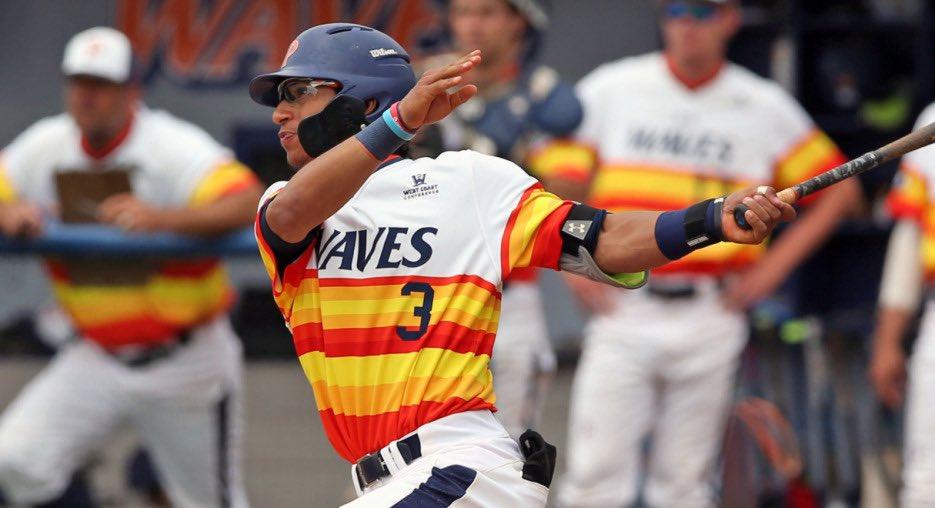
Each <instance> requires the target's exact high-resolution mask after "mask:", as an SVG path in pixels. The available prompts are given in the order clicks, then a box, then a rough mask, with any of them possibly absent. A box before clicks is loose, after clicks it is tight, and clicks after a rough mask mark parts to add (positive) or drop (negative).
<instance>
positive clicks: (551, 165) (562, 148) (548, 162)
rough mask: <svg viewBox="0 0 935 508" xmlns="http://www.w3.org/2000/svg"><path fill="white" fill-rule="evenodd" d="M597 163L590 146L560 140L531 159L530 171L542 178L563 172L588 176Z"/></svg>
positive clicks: (534, 154) (539, 151)
mask: <svg viewBox="0 0 935 508" xmlns="http://www.w3.org/2000/svg"><path fill="white" fill-rule="evenodd" d="M595 163H596V157H595V154H594V149H593V148H591V147H590V146H587V145H584V144H580V143H575V142H569V141H567V140H559V141H553V142H551V143H549V144H548V145H546V146H545V147H543V148H542V149H541V150H538V151H536V152H535V153H533V154H532V155H531V156H530V158H529V169H531V170H532V171H533V172H534V173H535V174H536V175H537V176H539V177H540V178H544V177H549V176H552V175H554V174H556V173H561V172H565V173H567V172H572V173H575V174H581V175H582V176H587V175H588V174H590V173H591V170H592V168H593V167H594V166H595Z"/></svg>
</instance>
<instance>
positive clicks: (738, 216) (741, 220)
mask: <svg viewBox="0 0 935 508" xmlns="http://www.w3.org/2000/svg"><path fill="white" fill-rule="evenodd" d="M749 209H750V207H748V206H747V205H745V204H743V203H741V204H739V205H737V208H734V222H736V223H737V227H739V228H740V229H742V230H744V231H750V230H751V229H753V226H751V225H750V223H748V222H747V218H746V217H744V214H746V213H747V210H749Z"/></svg>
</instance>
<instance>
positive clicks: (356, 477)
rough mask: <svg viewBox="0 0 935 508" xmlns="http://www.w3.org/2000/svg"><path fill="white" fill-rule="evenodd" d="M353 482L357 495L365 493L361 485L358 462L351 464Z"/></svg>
mask: <svg viewBox="0 0 935 508" xmlns="http://www.w3.org/2000/svg"><path fill="white" fill-rule="evenodd" d="M351 483H353V484H354V492H355V493H356V494H357V497H360V496H362V495H364V489H363V487H361V479H360V475H359V474H358V473H357V464H351Z"/></svg>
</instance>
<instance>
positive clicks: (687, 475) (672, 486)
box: [644, 361, 737, 508]
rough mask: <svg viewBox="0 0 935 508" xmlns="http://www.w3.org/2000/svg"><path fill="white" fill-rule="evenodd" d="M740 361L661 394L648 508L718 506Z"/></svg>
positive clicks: (668, 386)
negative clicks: (716, 488)
mask: <svg viewBox="0 0 935 508" xmlns="http://www.w3.org/2000/svg"><path fill="white" fill-rule="evenodd" d="M736 367H737V362H736V361H731V362H729V363H728V364H726V365H724V366H721V367H718V368H715V369H712V370H710V371H706V372H702V373H699V374H698V375H695V376H691V377H686V378H677V379H672V380H666V381H665V382H664V383H663V386H662V388H661V390H660V393H659V405H658V412H657V413H656V425H655V428H654V431H653V440H652V449H651V454H650V459H649V464H648V468H649V471H648V474H647V477H646V485H645V494H644V498H645V500H646V504H647V506H651V507H659V508H662V507H668V506H678V507H684V508H691V507H708V506H713V505H714V494H713V492H712V491H711V488H710V487H711V481H712V479H713V478H714V473H715V464H716V459H717V455H718V451H719V450H720V448H721V443H722V440H723V436H724V427H725V422H726V417H727V413H728V409H729V407H730V401H731V396H732V393H733V390H732V388H733V382H734V374H735V371H736Z"/></svg>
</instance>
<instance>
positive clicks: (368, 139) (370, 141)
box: [354, 113, 408, 161]
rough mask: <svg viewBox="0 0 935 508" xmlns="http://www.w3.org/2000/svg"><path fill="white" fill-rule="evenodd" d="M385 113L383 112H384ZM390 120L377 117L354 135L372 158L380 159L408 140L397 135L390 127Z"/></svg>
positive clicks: (383, 158) (391, 153)
mask: <svg viewBox="0 0 935 508" xmlns="http://www.w3.org/2000/svg"><path fill="white" fill-rule="evenodd" d="M384 115H385V113H384ZM391 123H392V121H390V122H387V121H386V119H385V117H380V118H377V119H376V120H375V121H374V122H373V123H371V124H370V125H368V126H366V127H364V128H363V130H361V131H360V132H358V133H357V134H356V135H355V136H354V137H356V138H357V140H358V141H360V143H361V144H362V145H364V147H365V148H366V149H367V151H369V152H370V154H371V155H373V158H374V159H376V160H378V161H382V160H385V159H386V158H387V157H389V156H390V155H393V152H395V151H396V150H399V147H401V146H403V144H405V143H406V141H408V139H405V138H402V137H400V136H399V135H397V134H396V133H395V132H394V131H393V129H392V128H391V127H390V124H391Z"/></svg>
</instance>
